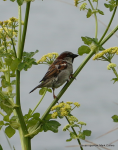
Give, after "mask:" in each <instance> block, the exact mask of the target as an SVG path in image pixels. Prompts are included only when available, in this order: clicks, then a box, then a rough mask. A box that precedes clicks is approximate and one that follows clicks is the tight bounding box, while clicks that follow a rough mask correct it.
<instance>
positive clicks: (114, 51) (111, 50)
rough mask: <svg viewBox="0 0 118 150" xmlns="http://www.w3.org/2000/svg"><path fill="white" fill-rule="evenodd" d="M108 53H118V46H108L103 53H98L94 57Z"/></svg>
mask: <svg viewBox="0 0 118 150" xmlns="http://www.w3.org/2000/svg"><path fill="white" fill-rule="evenodd" d="M106 53H110V54H115V53H116V55H118V47H111V48H108V49H106V50H103V51H102V52H101V53H98V54H96V55H95V56H94V57H93V60H95V59H98V58H100V57H102V56H103V55H104V54H106Z"/></svg>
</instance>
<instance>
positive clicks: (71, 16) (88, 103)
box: [0, 0, 118, 150]
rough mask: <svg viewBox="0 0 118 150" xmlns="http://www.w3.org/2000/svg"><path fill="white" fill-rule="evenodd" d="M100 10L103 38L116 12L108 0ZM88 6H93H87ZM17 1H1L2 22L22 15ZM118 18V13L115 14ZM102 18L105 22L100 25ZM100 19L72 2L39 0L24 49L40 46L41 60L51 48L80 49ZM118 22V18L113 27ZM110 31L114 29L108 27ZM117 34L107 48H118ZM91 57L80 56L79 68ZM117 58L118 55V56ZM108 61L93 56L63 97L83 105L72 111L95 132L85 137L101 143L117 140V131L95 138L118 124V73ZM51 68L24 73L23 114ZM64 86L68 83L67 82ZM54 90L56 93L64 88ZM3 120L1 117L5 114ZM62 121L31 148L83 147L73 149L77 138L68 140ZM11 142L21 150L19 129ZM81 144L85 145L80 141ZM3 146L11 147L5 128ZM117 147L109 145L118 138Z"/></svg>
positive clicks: (0, 138)
mask: <svg viewBox="0 0 118 150" xmlns="http://www.w3.org/2000/svg"><path fill="white" fill-rule="evenodd" d="M99 1H100V4H99V7H98V8H99V9H101V10H102V11H104V14H105V15H99V14H98V19H99V20H100V22H99V23H98V25H99V31H98V39H100V37H101V36H102V34H103V33H104V31H105V28H106V26H105V25H104V24H106V25H107V24H108V22H109V20H110V16H111V14H112V13H110V12H109V10H108V9H106V8H105V7H104V5H103V1H102V0H99ZM87 7H89V5H88V6H87ZM17 8H18V7H17V3H16V2H14V3H12V2H10V1H9V0H8V1H6V2H4V1H1V2H0V21H4V20H7V19H9V18H10V17H13V16H14V17H17V16H18V10H17ZM24 13H25V4H24V5H23V6H22V18H23V20H24ZM116 16H118V12H117V13H116ZM101 22H102V23H101ZM94 23H95V20H94V17H90V18H89V19H87V18H86V12H85V11H80V10H79V8H78V7H75V6H74V1H73V0H43V1H41V0H36V1H35V2H32V3H31V9H30V15H29V23H28V30H27V36H26V42H25V48H24V50H25V51H27V52H31V51H35V50H36V49H38V50H39V53H38V54H36V55H35V57H34V58H36V60H39V59H40V58H41V56H42V55H44V54H47V53H50V52H58V53H59V54H60V53H61V52H63V51H72V52H73V53H77V50H78V47H80V46H81V45H83V44H84V43H83V41H82V40H81V36H89V37H92V38H93V37H94V35H95V24H94ZM117 24H118V19H117V17H115V18H114V21H113V23H112V25H111V27H110V29H111V30H112V29H114V27H115V26H116V25H117ZM109 32H110V31H109ZM116 34H117V36H116V35H114V36H112V38H111V39H110V40H109V41H108V42H107V43H106V44H104V48H109V47H113V46H118V32H116ZM85 57H86V55H83V56H79V57H77V58H76V59H75V61H74V71H75V70H76V69H77V67H78V66H79V64H81V62H82V61H83V60H84V59H85ZM117 57H118V56H117ZM117 57H114V59H113V62H114V63H116V64H118V59H117ZM107 65H108V63H107V62H102V61H93V60H92V58H91V60H90V61H89V62H88V63H87V64H86V66H85V67H84V68H83V70H82V71H81V72H80V74H79V75H78V76H77V80H75V81H74V82H73V83H72V85H71V86H70V87H69V88H68V90H67V91H66V92H65V93H64V95H63V96H62V98H61V99H60V101H65V102H66V101H73V102H76V101H77V102H79V103H80V105H81V106H80V108H78V109H75V110H74V111H73V115H75V116H76V117H77V118H78V119H79V121H84V122H86V123H87V125H86V126H85V127H83V129H88V130H91V131H92V135H91V136H90V137H87V138H86V139H87V140H89V141H91V142H94V143H96V144H102V145H104V144H109V143H111V142H113V141H115V140H117V138H118V134H117V131H114V132H112V133H110V134H108V135H106V136H103V137H101V138H98V139H96V138H97V137H98V136H100V135H102V134H104V133H106V132H108V131H110V130H111V129H113V128H114V127H116V126H117V124H116V123H114V122H113V121H112V118H111V117H112V116H113V115H114V114H118V105H116V104H115V103H114V102H116V103H117V100H118V86H117V83H115V84H113V82H112V81H111V79H112V78H114V77H115V75H114V74H113V73H112V71H109V70H107ZM47 69H48V67H47V66H46V65H37V66H33V67H32V68H31V69H29V70H28V71H27V72H25V71H22V72H21V105H22V110H23V114H26V113H27V112H28V110H29V108H31V109H33V108H34V107H35V105H36V104H37V103H38V101H39V99H40V98H41V96H40V95H39V94H38V90H36V91H34V92H33V93H31V94H29V91H31V90H32V89H33V88H34V87H35V86H37V85H38V84H39V81H40V80H41V79H42V77H43V76H44V74H45V73H46V71H47ZM62 87H63V86H62ZM62 87H60V88H59V89H56V90H55V93H56V95H57V94H58V92H59V91H60V90H61V88H62ZM52 100H53V97H52V94H51V93H47V95H46V96H45V98H44V100H43V102H42V103H41V105H40V106H39V107H38V108H37V110H36V112H39V113H41V115H42V114H43V113H44V111H45V110H46V109H47V107H48V106H49V104H50V103H51V102H52ZM0 119H2V117H1V116H0ZM58 121H59V122H60V123H61V124H62V125H61V127H59V133H57V134H56V133H53V132H51V131H49V132H46V133H44V132H42V133H40V134H38V135H37V136H35V137H34V138H33V139H32V150H39V149H40V150H60V149H62V150H67V149H69V150H76V149H79V148H78V147H69V148H67V147H66V146H71V145H77V141H76V140H72V141H71V142H66V139H68V138H69V133H68V132H63V131H62V129H63V127H64V126H65V125H66V124H67V122H66V120H65V119H62V120H59V119H58ZM10 142H11V144H12V145H14V146H15V148H16V150H21V147H20V141H19V135H18V132H17V134H16V135H15V136H13V137H12V138H11V139H10ZM81 142H82V144H85V143H86V142H84V141H83V140H81ZM0 144H1V145H2V146H3V149H4V150H9V149H10V148H9V145H8V143H7V141H6V139H5V136H4V134H3V132H2V131H0ZM113 145H114V147H106V148H109V149H112V150H116V149H117V146H118V142H116V143H114V144H113ZM83 148H84V150H90V149H97V148H95V147H93V148H92V147H83Z"/></svg>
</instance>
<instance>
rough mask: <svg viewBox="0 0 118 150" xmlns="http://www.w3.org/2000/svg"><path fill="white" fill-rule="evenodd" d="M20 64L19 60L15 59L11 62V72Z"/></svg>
mask: <svg viewBox="0 0 118 150" xmlns="http://www.w3.org/2000/svg"><path fill="white" fill-rule="evenodd" d="M20 62H21V60H20V59H19V58H16V59H14V60H13V61H12V63H11V65H10V68H11V70H12V71H13V72H14V71H15V70H16V69H17V67H18V65H19V63H20Z"/></svg>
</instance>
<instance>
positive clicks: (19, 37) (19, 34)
mask: <svg viewBox="0 0 118 150" xmlns="http://www.w3.org/2000/svg"><path fill="white" fill-rule="evenodd" d="M21 32H22V27H21V6H19V5H18V49H17V55H19V52H20V46H21ZM19 57H20V56H19Z"/></svg>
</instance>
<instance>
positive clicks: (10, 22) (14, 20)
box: [0, 17, 24, 27]
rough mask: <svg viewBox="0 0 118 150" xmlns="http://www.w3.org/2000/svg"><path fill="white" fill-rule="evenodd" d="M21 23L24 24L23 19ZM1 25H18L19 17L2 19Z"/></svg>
mask: <svg viewBox="0 0 118 150" xmlns="http://www.w3.org/2000/svg"><path fill="white" fill-rule="evenodd" d="M21 25H24V22H23V21H21ZM0 26H2V27H5V26H8V27H17V26H18V19H17V18H16V17H11V18H9V19H8V20H5V21H0Z"/></svg>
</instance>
